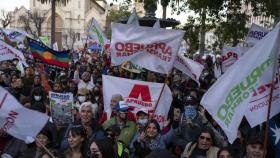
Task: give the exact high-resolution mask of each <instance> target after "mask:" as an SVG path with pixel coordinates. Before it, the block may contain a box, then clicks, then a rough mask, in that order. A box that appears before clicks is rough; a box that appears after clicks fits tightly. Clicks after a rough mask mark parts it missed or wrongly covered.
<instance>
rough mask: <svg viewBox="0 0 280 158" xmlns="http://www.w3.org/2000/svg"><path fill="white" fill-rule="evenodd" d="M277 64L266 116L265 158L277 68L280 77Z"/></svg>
mask: <svg viewBox="0 0 280 158" xmlns="http://www.w3.org/2000/svg"><path fill="white" fill-rule="evenodd" d="M277 62H278V61H276V63H275V66H274V70H273V71H272V72H273V74H272V76H273V77H272V82H271V89H270V93H269V100H268V110H267V115H266V123H265V133H264V134H265V135H264V158H265V157H266V154H267V145H268V132H269V131H268V130H269V119H270V111H271V104H272V97H273V90H274V88H275V82H274V78H275V75H276V74H275V71H276V70H275V68H276V69H277V73H278V75H279V67H278V65H277Z"/></svg>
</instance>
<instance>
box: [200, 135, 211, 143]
mask: <svg viewBox="0 0 280 158" xmlns="http://www.w3.org/2000/svg"><path fill="white" fill-rule="evenodd" d="M199 138H200V139H202V140H204V139H206V141H208V142H210V141H211V138H209V137H204V136H200V137H199Z"/></svg>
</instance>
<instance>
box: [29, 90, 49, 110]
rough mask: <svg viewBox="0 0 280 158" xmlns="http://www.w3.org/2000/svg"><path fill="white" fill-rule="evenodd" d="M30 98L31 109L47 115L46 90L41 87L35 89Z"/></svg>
mask: <svg viewBox="0 0 280 158" xmlns="http://www.w3.org/2000/svg"><path fill="white" fill-rule="evenodd" d="M30 98H31V99H32V103H31V106H30V109H32V110H37V111H39V112H42V113H46V106H45V100H46V94H45V92H44V89H42V88H41V87H35V88H34V89H33V91H32V92H31V96H30Z"/></svg>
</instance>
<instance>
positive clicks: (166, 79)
mask: <svg viewBox="0 0 280 158" xmlns="http://www.w3.org/2000/svg"><path fill="white" fill-rule="evenodd" d="M168 76H169V75H166V76H165V80H164V83H163V86H162V88H161V91H160V94H159V97H158V99H157V102H156V106H155V111H156V109H157V107H158V103H159V101H160V98H161V96H162V93H163V90H164V87H165V85H166V83H167V81H168ZM154 114H155V112H154V113H153V115H152V117H151V118H154Z"/></svg>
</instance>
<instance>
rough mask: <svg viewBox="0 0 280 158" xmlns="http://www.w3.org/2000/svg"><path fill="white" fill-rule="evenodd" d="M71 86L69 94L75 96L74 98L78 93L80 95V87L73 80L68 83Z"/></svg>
mask: <svg viewBox="0 0 280 158" xmlns="http://www.w3.org/2000/svg"><path fill="white" fill-rule="evenodd" d="M68 84H69V92H70V93H72V94H73V96H76V95H77V93H78V86H77V84H76V83H75V82H74V81H73V80H70V81H69V82H68Z"/></svg>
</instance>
